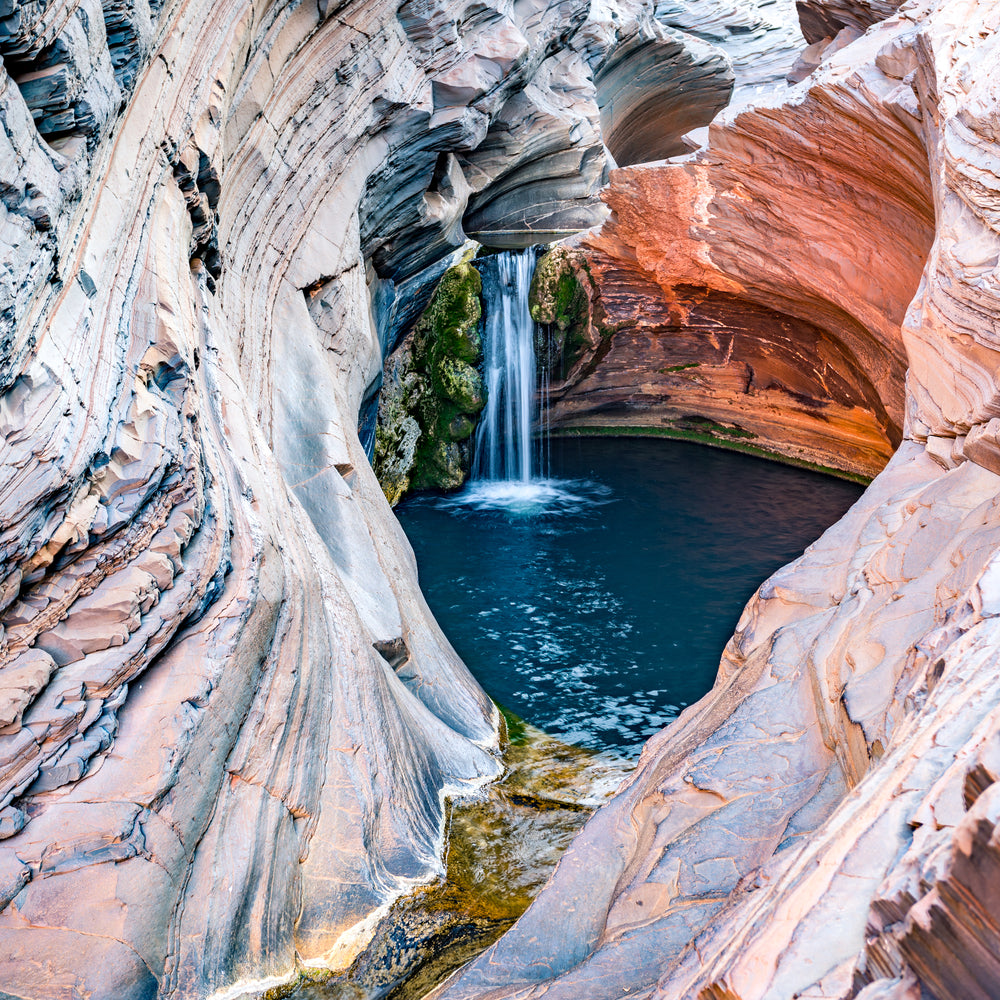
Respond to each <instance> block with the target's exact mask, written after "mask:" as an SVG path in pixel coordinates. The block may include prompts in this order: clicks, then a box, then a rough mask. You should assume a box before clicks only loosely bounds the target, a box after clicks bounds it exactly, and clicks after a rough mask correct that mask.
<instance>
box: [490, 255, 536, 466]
mask: <svg viewBox="0 0 1000 1000" xmlns="http://www.w3.org/2000/svg"><path fill="white" fill-rule="evenodd" d="M534 270H535V254H534V252H533V251H532V250H523V251H521V252H520V253H511V252H507V251H505V252H504V253H498V254H496V255H494V256H491V257H487V258H485V259H484V260H483V261H482V263H481V265H480V273H481V275H482V279H483V303H484V305H485V312H486V326H485V335H484V338H483V354H484V362H483V371H484V376H485V381H486V393H487V395H486V408H485V409H484V410H483V412H482V414H481V415H480V418H479V427H478V428H477V430H476V439H475V451H474V458H473V465H472V480H473V482H481V483H501V482H503V483H512V484H513V483H520V484H527V483H530V482H532V481H535V480H536V479H538V478H539V476H540V475H544V473H545V471H546V470H544V469H541V468H540V466H541V464H542V462H541V459H542V458H544V454H543V449H544V444H543V445H542V447H541V448H538V447H536V441H535V435H534V428H535V422H536V418H537V416H538V402H537V388H538V387H537V372H536V367H535V343H534V341H535V323H534V321H533V320H532V318H531V312H530V311H529V309H528V290H529V288H530V286H531V276H532V274H533V273H534Z"/></svg>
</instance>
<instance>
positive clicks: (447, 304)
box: [373, 262, 486, 504]
mask: <svg viewBox="0 0 1000 1000" xmlns="http://www.w3.org/2000/svg"><path fill="white" fill-rule="evenodd" d="M481 292H482V282H481V280H480V277H479V272H478V271H477V270H476V269H475V268H474V267H472V265H471V264H469V263H468V262H463V263H461V264H456V265H455V266H454V267H451V268H449V269H448V270H447V271H446V272H445V273H444V275H443V276H442V278H441V280H440V282H438V286H437V288H436V289H435V290H434V294H433V295H432V296H431V300H430V302H429V303H428V305H427V308H426V309H425V310H424V312H423V313H422V314H421V316H420V319H418V320H417V323H416V325H415V326H414V328H413V331H412V332H411V333H410V335H409V336H408V337H407V338H406V340H405V341H404V342H403V344H402V345H401V346H400V348H399V349H398V350H397V351H396V353H395V354H394V355H393V357H392V358H391V359H390V360H389V361H387V362H386V367H385V372H384V379H383V390H382V397H381V398H380V402H379V421H378V426H377V428H376V432H375V456H374V462H373V465H374V467H375V471H376V474H377V475H378V478H379V483H380V484H381V485H382V490H383V492H384V493H385V495H386V497H387V498H388V500H389V502H390V503H392V504H395V503H397V502H398V501H399V500H400V499H401V498H402V496H403V495H404V494H405V493H406V492H407V490H409V489H455V488H456V487H458V486H461V485H462V483H463V482H464V481H465V477H466V475H467V474H468V469H469V446H468V444H467V441H468V439H469V438H470V437H471V436H472V433H473V431H474V429H475V423H476V416H477V415H478V414H479V412H480V411H481V410H482V408H483V406H484V405H485V404H486V389H485V386H484V385H483V380H482V376H481V375H480V374H479V371H478V370H477V367H476V366H477V365H478V364H479V363H480V360H481V356H482V344H481V339H480V333H479V323H480V319H481V317H482V307H481V305H480V294H481ZM397 355H398V356H397Z"/></svg>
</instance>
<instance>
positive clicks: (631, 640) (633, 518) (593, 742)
mask: <svg viewBox="0 0 1000 1000" xmlns="http://www.w3.org/2000/svg"><path fill="white" fill-rule="evenodd" d="M550 476H551V478H550V479H548V480H546V481H544V482H542V483H538V484H533V485H532V486H531V487H523V486H521V487H518V486H514V487H507V486H504V485H501V484H478V485H477V484H473V485H472V486H470V487H468V488H467V489H466V490H464V491H463V492H462V493H460V494H457V495H450V496H426V495H425V496H417V497H413V498H409V499H407V500H404V501H403V502H402V503H401V504H400V505H399V506H398V507H397V508H396V513H397V515H398V517H399V520H400V522H401V523H402V525H403V528H404V530H405V531H406V534H407V536H408V537H409V539H410V542H411V544H412V545H413V548H414V551H415V552H416V556H417V564H418V566H419V571H420V583H421V586H422V588H423V591H424V594H425V595H426V597H427V600H428V602H429V604H430V606H431V609H432V610H433V612H434V614H435V616H436V617H437V619H438V621H439V622H440V624H441V626H442V628H443V629H444V631H445V633H446V634H447V636H448V637H449V639H450V640H451V642H452V644H453V645H454V646H455V648H456V649H457V650H458V652H459V654H460V655H461V656H462V658H463V659H464V660H465V662H466V663H467V664H468V666H469V669H470V670H471V671H472V673H473V674H474V675H475V676H476V678H477V679H478V680H479V683H480V684H482V686H483V687H484V688H485V689H486V691H487V692H488V693H489V694H490V695H491V696H492V697H493V698H494V700H496V701H497V702H498V703H499V704H500V705H501V706H503V707H504V708H506V709H509V710H510V711H511V712H513V713H515V714H516V715H518V716H520V717H521V718H523V719H525V720H527V721H528V722H531V723H533V724H534V725H536V726H538V727H540V728H541V729H543V730H545V731H546V732H548V733H550V734H552V735H553V736H556V737H558V738H560V739H562V740H565V741H566V742H568V743H573V744H577V745H579V746H583V747H587V748H590V749H593V750H611V751H615V752H616V753H624V754H625V755H627V756H631V757H634V756H638V753H639V751H640V749H641V747H642V744H643V743H644V742H645V740H646V739H647V738H648V737H649V736H651V735H652V734H653V733H655V732H656V731H657V730H659V729H661V728H662V727H663V726H664V725H666V724H667V723H668V722H669V721H670V720H671V719H673V718H674V717H675V716H676V715H677V714H678V712H679V711H680V710H681V709H682V708H683V707H684V706H686V705H689V704H691V702H693V701H696V700H697V699H698V698H700V697H701V696H702V695H703V694H704V693H705V692H706V691H708V689H709V688H710V687H711V686H712V683H713V681H714V680H715V674H716V670H717V668H718V664H719V657H720V654H721V652H722V648H723V646H724V645H725V643H726V640H727V639H728V638H729V636H730V635H731V634H732V632H733V628H734V626H735V625H736V621H737V619H738V618H739V615H740V612H741V611H742V609H743V606H744V605H745V604H746V602H747V600H748V599H749V598H750V596H751V595H752V594H753V592H754V590H756V588H757V587H758V586H759V585H760V584H761V583H762V582H763V580H764V579H765V578H766V577H767V576H768V575H770V574H771V573H772V572H774V571H775V570H776V569H778V568H779V567H780V566H782V565H783V564H784V563H786V562H788V561H789V560H791V559H794V558H795V557H796V556H798V555H799V554H800V553H801V552H802V551H803V549H804V548H805V547H806V546H807V545H809V544H810V543H811V542H812V541H814V540H815V539H816V538H817V537H819V535H820V534H821V533H822V532H823V531H824V529H826V528H827V527H829V526H830V525H831V524H833V523H834V522H835V521H836V520H837V519H838V518H839V517H840V516H841V515H842V514H843V513H844V512H845V511H846V510H847V508H848V507H850V506H851V504H852V503H854V501H855V500H857V498H858V497H859V496H860V495H861V491H862V488H861V487H860V486H858V485H855V484H854V483H850V482H845V481H843V480H839V479H834V478H832V477H829V476H824V475H821V474H819V473H815V472H810V471H807V470H804V469H798V468H792V467H789V466H785V465H779V464H777V463H775V462H770V461H767V460H764V459H760V458H755V457H753V456H749V455H743V454H738V453H734V452H726V451H720V450H716V449H712V448H706V447H704V446H701V445H696V444H688V443H685V442H675V441H656V440H643V439H626V438H615V439H608V438H568V439H556V440H554V441H553V442H552V454H551V471H550Z"/></svg>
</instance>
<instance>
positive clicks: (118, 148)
mask: <svg viewBox="0 0 1000 1000" xmlns="http://www.w3.org/2000/svg"><path fill="white" fill-rule="evenodd" d="M749 7H750V8H754V7H755V4H750V5H749ZM640 8H641V9H640ZM589 17H590V7H589V5H587V4H585V3H581V2H577V0H560V2H554V3H551V4H550V3H544V2H542V3H538V4H528V5H517V6H516V7H515V8H509V7H505V6H503V5H494V6H490V5H487V6H485V7H476V8H474V9H472V8H470V9H469V10H466V9H465V8H464V7H462V6H461V5H458V6H455V5H453V4H451V3H449V2H444V0H441V2H438V0H430V2H427V3H425V2H423V0H419V2H407V3H402V4H400V3H394V4H387V3H382V2H381V0H375V2H367V0H366V2H361V0H358V2H351V3H349V4H347V5H346V6H345V5H341V6H339V7H336V6H335V5H332V4H327V3H325V2H324V3H319V4H299V5H294V4H293V5H268V4H264V3H256V2H253V0H231V2H230V0H227V2H226V3H223V4H218V3H212V2H209V0H194V2H192V3H187V4H183V5H167V6H165V7H162V8H161V5H160V4H158V3H154V4H146V3H145V2H144V0H137V2H134V3H132V2H130V3H118V2H114V0H109V2H106V3H103V4H100V5H98V4H97V3H96V0H37V2H30V3H23V4H18V5H16V7H15V5H13V4H9V3H8V4H6V5H4V4H0V53H2V55H3V61H4V67H5V69H4V71H3V73H2V74H0V76H2V79H0V102H2V105H3V112H4V113H3V115H2V116H0V117H2V120H3V130H2V132H0V173H2V180H3V192H2V194H3V197H2V199H0V200H2V204H3V207H2V208H0V242H2V244H3V246H4V248H5V257H4V260H5V267H4V271H3V275H2V280H0V360H2V369H0V390H2V393H3V395H2V397H0V428H2V432H3V449H4V455H3V468H4V470H5V471H4V476H3V479H2V481H0V556H2V564H3V570H2V580H0V611H2V621H0V625H2V627H3V633H2V643H0V676H2V677H4V678H5V682H4V691H5V706H6V707H5V708H4V711H3V713H2V714H3V720H2V721H3V732H0V744H2V745H0V802H2V804H0V834H3V835H4V838H5V839H4V840H3V846H2V848H0V890H2V892H0V899H2V902H3V908H2V910H0V989H2V990H3V991H5V992H12V993H15V994H18V995H24V996H32V997H35V998H37V1000H42V998H44V997H56V996H62V995H65V994H67V993H75V994H81V995H83V994H86V995H89V996H92V997H94V998H115V1000H121V998H127V997H140V996H142V997H145V996H151V995H160V996H164V997H166V996H173V997H203V996H206V995H208V994H210V993H212V992H213V991H217V990H228V989H231V988H232V989H237V990H238V989H239V988H240V984H241V983H244V984H246V983H249V982H251V981H252V982H260V981H268V980H270V981H272V982H273V981H277V980H282V979H285V978H287V977H288V976H289V975H291V974H292V973H293V970H294V968H295V966H296V963H300V964H301V963H304V964H307V965H316V966H323V965H325V966H330V967H338V968H343V967H346V966H347V965H348V964H350V962H351V961H352V959H353V958H354V957H355V956H356V955H357V954H358V952H359V951H360V950H361V949H362V948H363V947H364V945H365V942H366V941H367V940H368V938H369V937H370V935H371V934H372V933H373V932H374V928H375V925H376V923H377V920H378V917H379V914H380V913H382V912H384V909H385V907H386V906H388V904H389V903H390V902H391V901H392V900H393V899H394V898H395V897H396V896H398V895H399V894H400V893H402V892H405V891H407V890H408V889H410V888H411V887H413V886H414V885H416V884H418V883H420V882H422V881H426V880H427V879H429V878H433V877H434V875H435V873H437V872H440V871H441V869H442V859H441V849H442V835H443V824H444V815H445V807H444V804H443V800H444V796H445V795H446V794H450V793H461V792H463V791H468V790H470V789H474V788H476V787H478V786H479V785H481V784H482V783H483V782H485V781H488V780H490V779H491V778H493V777H495V776H496V775H497V774H498V772H499V770H500V763H499V761H498V759H497V754H496V750H497V742H498V736H497V724H498V715H497V712H496V710H495V708H494V706H493V705H492V704H491V703H490V701H489V700H488V698H486V696H485V695H484V694H483V692H482V691H481V690H480V689H479V688H478V686H477V685H476V684H475V682H474V681H473V680H472V678H471V677H470V676H469V675H468V673H467V671H466V670H465V668H464V667H463V666H462V664H461V663H460V661H459V660H458V658H457V656H456V654H455V653H454V651H453V650H452V649H451V647H450V646H449V644H448V643H447V641H446V640H445V638H444V637H443V636H442V635H441V633H440V630H439V629H438V628H437V626H436V625H435V624H434V622H433V620H432V619H431V617H430V615H429V612H428V611H427V608H426V606H425V605H424V603H423V600H422V598H421V597H420V594H419V590H418V588H417V582H416V569H415V566H414V564H413V558H412V554H411V552H410V550H409V548H408V546H407V545H406V542H405V539H404V538H403V536H402V534H401V533H400V531H399V528H398V526H397V525H396V524H395V522H394V521H393V519H392V516H391V512H390V510H389V507H388V505H387V504H386V503H385V500H384V498H383V496H382V493H381V490H380V489H379V486H378V483H377V481H376V479H375V476H374V474H373V473H372V471H371V468H370V466H369V464H368V461H367V458H366V453H365V447H364V446H365V445H367V444H368V443H369V442H370V438H371V435H372V432H373V420H372V418H373V415H374V409H375V405H376V395H377V387H378V383H379V379H380V376H381V372H382V366H383V360H384V357H383V355H384V354H385V353H387V352H388V348H389V346H390V344H391V343H392V342H394V341H395V340H396V339H397V338H399V337H402V336H403V335H404V334H405V333H406V332H407V330H408V329H409V328H410V327H411V326H412V324H413V322H414V320H415V319H416V317H417V316H418V315H419V314H420V312H421V311H422V309H423V307H424V305H425V304H426V302H427V299H428V296H429V294H430V291H431V290H432V288H433V287H434V285H435V283H436V282H437V281H438V280H439V279H440V277H441V273H442V271H443V269H444V267H445V266H446V264H447V263H448V262H449V260H450V258H452V256H453V254H454V252H455V251H456V250H458V249H460V248H461V247H463V246H464V244H465V241H466V238H465V232H464V230H463V220H465V219H466V217H467V216H468V217H469V218H470V219H471V218H472V216H471V215H469V212H470V200H474V203H473V204H472V206H471V211H472V212H473V213H474V214H475V218H476V220H477V221H476V225H477V226H478V227H481V228H482V229H484V230H486V229H490V228H493V229H497V228H509V227H510V226H518V227H524V228H525V229H530V230H532V231H537V230H541V229H552V228H560V227H567V228H575V227H576V226H578V225H581V224H590V223H592V222H593V221H596V220H597V219H599V218H600V217H601V215H602V214H603V212H604V209H603V207H602V206H601V205H600V203H599V202H598V201H597V199H596V189H597V186H598V184H599V183H600V180H601V178H602V176H603V172H604V152H603V143H602V140H601V136H600V134H599V131H598V127H597V126H598V123H599V120H600V112H599V108H598V104H597V98H596V90H595V88H594V85H593V72H594V71H595V69H596V68H599V67H600V65H602V64H603V63H604V62H605V61H607V60H609V59H614V58H616V50H617V47H618V46H619V45H620V44H621V43H623V42H624V40H625V39H627V38H633V37H635V36H636V34H637V33H639V32H644V33H645V35H644V37H650V38H654V37H655V38H659V37H661V35H662V33H663V31H665V30H666V29H665V28H662V29H661V28H660V27H657V25H658V24H659V22H658V21H657V15H656V12H655V10H654V9H653V6H652V5H649V6H645V5H638V6H637V7H636V8H635V9H633V8H632V7H631V6H628V5H622V7H621V9H620V11H612V10H610V9H607V10H604V9H602V11H601V17H602V18H604V20H602V21H601V24H600V26H599V28H596V29H595V31H594V32H591V31H587V30H585V25H586V24H587V23H588V18H589ZM725 20H726V18H725V17H724V18H723V19H722V21H721V22H720V25H722V26H721V27H718V28H717V30H719V31H722V30H724V22H725ZM612 22H617V25H618V26H617V27H614V26H613V24H612ZM772 34H781V38H782V39H786V35H785V34H784V30H783V29H782V31H781V32H779V31H778V30H777V29H774V31H771V29H769V28H766V27H762V28H761V32H760V41H761V44H762V45H763V43H764V40H766V39H767V38H768V37H770V35H772ZM598 35H599V36H600V39H599V44H598V39H597V36H598ZM671 37H672V38H676V37H677V36H676V35H671ZM690 44H691V45H692V46H695V47H697V46H698V45H700V44H701V43H698V42H696V41H691V42H690ZM678 45H680V46H681V47H682V48H684V47H686V46H687V45H688V41H687V40H681V41H678ZM778 47H779V48H780V49H781V50H782V52H784V51H786V50H788V51H789V53H790V49H788V46H787V45H786V44H785V41H782V43H781V45H780V46H778ZM678 58H679V59H683V53H678ZM695 62H697V60H695ZM519 102H523V103H519ZM519 108H520V109H523V108H527V109H529V123H528V124H529V125H530V126H533V127H529V128H526V129H524V128H520V127H519V126H520V116H521V112H520V111H519V110H518V109H519ZM480 147H482V149H481V151H480V152H478V154H477V150H480ZM581 167H582V168H583V170H582V173H580V169H581ZM465 363H466V362H463V364H465ZM470 370H471V369H470ZM441 382H442V385H444V384H445V383H447V385H448V391H449V393H451V394H452V396H456V397H458V398H459V399H460V401H461V404H462V406H463V407H465V408H466V410H467V409H470V408H474V402H475V400H474V397H475V395H476V393H475V391H474V390H475V386H474V385H472V383H471V381H470V380H469V377H468V371H466V370H464V369H456V368H454V367H452V368H448V366H445V367H444V369H442V374H441ZM462 412H463V413H464V412H465V410H463V411H462ZM359 425H360V431H361V434H363V435H364V437H365V441H364V443H363V442H362V440H361V438H360V436H359ZM447 428H448V433H449V434H450V435H451V438H452V443H454V439H456V438H460V437H461V435H462V434H464V433H465V432H466V430H467V427H466V426H465V424H463V423H462V421H461V420H459V419H457V416H456V415H452V416H451V418H450V419H449V420H448V421H447ZM404 436H405V435H404ZM411 437H412V435H411ZM404 450H405V449H404Z"/></svg>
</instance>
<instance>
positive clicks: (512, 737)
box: [494, 702, 528, 746]
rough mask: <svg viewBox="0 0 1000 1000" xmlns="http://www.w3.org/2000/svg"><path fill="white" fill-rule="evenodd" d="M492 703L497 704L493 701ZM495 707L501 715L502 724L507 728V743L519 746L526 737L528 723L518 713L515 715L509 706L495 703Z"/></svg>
mask: <svg viewBox="0 0 1000 1000" xmlns="http://www.w3.org/2000/svg"><path fill="white" fill-rule="evenodd" d="M494 704H497V703H496V702H494ZM497 709H498V711H499V712H500V715H501V716H502V717H503V722H504V726H505V727H506V729H507V743H509V744H511V745H512V746H519V745H520V744H522V743H525V742H526V741H527V739H528V724H527V723H526V722H525V721H524V719H522V718H521V717H520V716H519V715H515V714H514V713H513V712H512V711H511V710H510V709H509V708H504V707H503V705H499V704H497Z"/></svg>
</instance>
